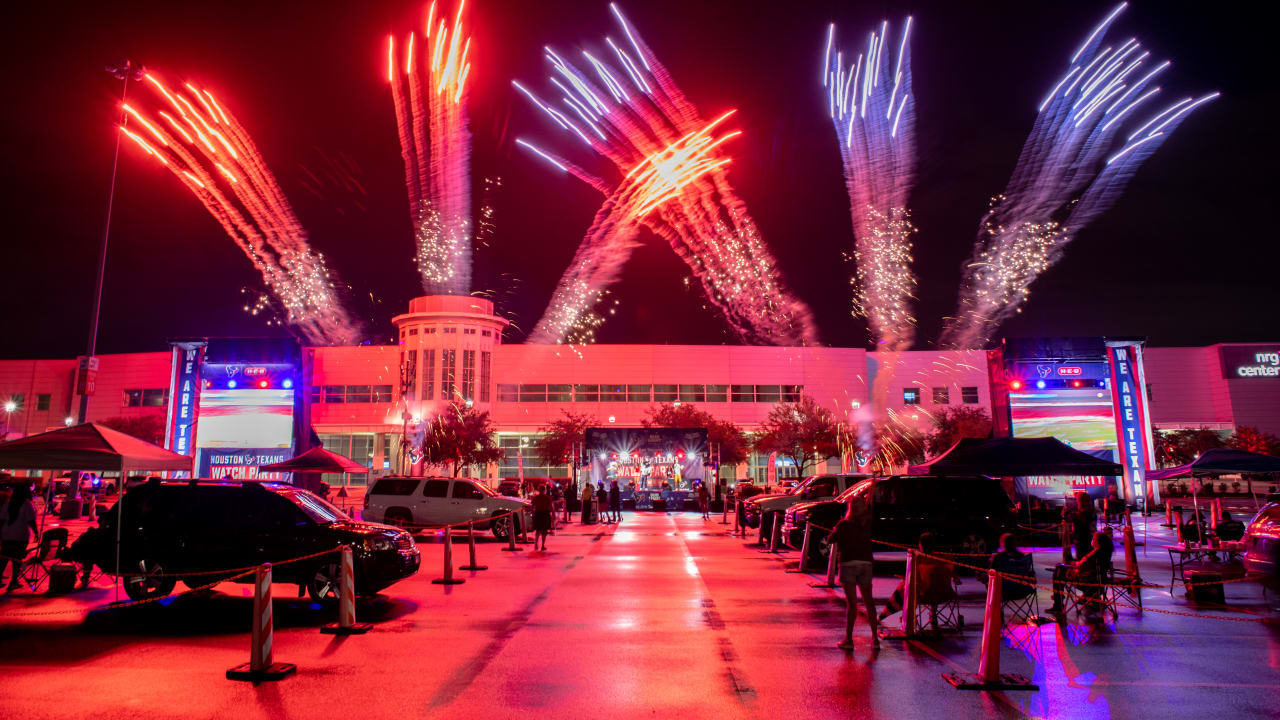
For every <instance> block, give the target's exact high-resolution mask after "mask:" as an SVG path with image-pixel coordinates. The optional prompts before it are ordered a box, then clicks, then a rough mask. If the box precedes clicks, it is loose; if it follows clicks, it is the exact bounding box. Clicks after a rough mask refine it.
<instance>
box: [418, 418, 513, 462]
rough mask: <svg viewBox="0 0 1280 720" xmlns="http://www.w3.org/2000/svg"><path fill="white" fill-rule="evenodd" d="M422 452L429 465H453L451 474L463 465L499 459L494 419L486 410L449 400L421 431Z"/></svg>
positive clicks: (500, 452) (500, 454) (500, 457)
mask: <svg viewBox="0 0 1280 720" xmlns="http://www.w3.org/2000/svg"><path fill="white" fill-rule="evenodd" d="M422 454H423V457H424V458H425V459H426V461H427V462H428V463H430V464H432V465H447V464H452V465H453V476H454V477H457V476H458V475H459V474H461V472H462V468H463V466H464V465H479V464H484V463H489V462H496V461H498V460H500V459H502V450H501V449H500V448H499V447H498V441H497V436H496V434H495V433H494V430H493V422H492V421H490V420H489V413H488V412H480V411H479V410H476V409H475V408H472V407H467V406H466V405H465V404H464V403H459V402H455V403H451V404H450V405H449V406H448V407H446V408H445V409H444V410H442V411H440V414H439V415H437V416H436V417H434V418H433V419H432V420H431V425H430V427H428V428H427V431H426V432H425V433H424V434H423V440H422Z"/></svg>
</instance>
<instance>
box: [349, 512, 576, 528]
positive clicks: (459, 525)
mask: <svg viewBox="0 0 1280 720" xmlns="http://www.w3.org/2000/svg"><path fill="white" fill-rule="evenodd" d="M524 512H530V513H531V512H533V511H532V510H531V509H529V508H522V509H520V510H510V511H508V512H504V513H501V514H498V515H488V516H485V517H482V518H471V519H470V520H462V521H461V522H456V523H448V524H444V525H435V524H427V523H415V522H407V523H402V524H399V525H394V526H393V527H398V528H400V529H401V530H409V531H413V530H445V529H453V528H464V527H466V526H467V523H472V522H489V523H492V522H493V521H494V520H501V519H502V518H505V517H511V516H512V515H519V514H521V513H524ZM552 513H553V514H554V513H555V511H554V510H553V511H552ZM370 522H371V521H370Z"/></svg>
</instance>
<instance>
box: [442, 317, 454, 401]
mask: <svg viewBox="0 0 1280 720" xmlns="http://www.w3.org/2000/svg"><path fill="white" fill-rule="evenodd" d="M449 329H450V328H445V331H446V332H447V331H448V330H449ZM453 329H454V330H457V328H453ZM457 391H458V351H457V350H454V349H452V348H450V349H448V350H441V351H440V399H441V400H453V396H454V393H456V392H457Z"/></svg>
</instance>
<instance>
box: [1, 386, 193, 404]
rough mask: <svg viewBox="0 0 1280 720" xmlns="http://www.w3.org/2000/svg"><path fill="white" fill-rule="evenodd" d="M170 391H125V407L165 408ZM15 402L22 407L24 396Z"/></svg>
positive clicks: (147, 389) (13, 397)
mask: <svg viewBox="0 0 1280 720" xmlns="http://www.w3.org/2000/svg"><path fill="white" fill-rule="evenodd" d="M168 394H169V391H168V390H166V389H164V388H146V389H143V390H125V391H124V406H125V407H164V406H165V402H166V400H167V398H168ZM10 399H11V400H13V402H15V403H17V404H18V407H22V396H21V395H13V396H12V397H11V398H10ZM39 402H40V399H39V396H38V395H37V396H36V403H37V405H39Z"/></svg>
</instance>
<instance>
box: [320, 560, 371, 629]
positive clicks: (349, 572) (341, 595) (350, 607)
mask: <svg viewBox="0 0 1280 720" xmlns="http://www.w3.org/2000/svg"><path fill="white" fill-rule="evenodd" d="M338 554H339V557H340V558H341V559H342V563H341V566H340V567H341V569H340V572H341V573H342V578H341V581H340V582H339V583H338V622H336V623H329V624H328V625H325V626H323V627H321V628H320V632H322V633H324V634H326V635H361V634H364V633H367V632H369V630H370V629H371V628H372V627H373V625H371V624H370V623H358V622H356V571H355V559H354V558H353V557H352V554H351V546H350V545H343V546H342V550H341V551H340V552H339V553H338Z"/></svg>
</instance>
